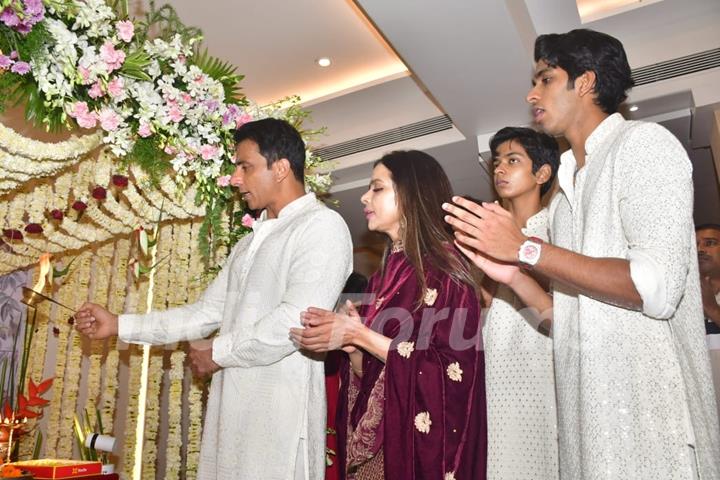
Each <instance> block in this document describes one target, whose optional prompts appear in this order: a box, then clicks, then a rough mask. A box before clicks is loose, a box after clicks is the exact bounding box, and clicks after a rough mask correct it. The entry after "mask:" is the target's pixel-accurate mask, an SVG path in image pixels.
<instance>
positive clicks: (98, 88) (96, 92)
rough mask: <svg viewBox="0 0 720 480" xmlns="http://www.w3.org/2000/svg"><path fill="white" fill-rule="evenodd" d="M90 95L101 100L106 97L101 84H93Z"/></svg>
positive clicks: (89, 91)
mask: <svg viewBox="0 0 720 480" xmlns="http://www.w3.org/2000/svg"><path fill="white" fill-rule="evenodd" d="M88 95H90V98H100V97H102V96H103V95H105V93H104V92H103V89H102V85H100V82H95V83H93V86H92V87H90V90H88Z"/></svg>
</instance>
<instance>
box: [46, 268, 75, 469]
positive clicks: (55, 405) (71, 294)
mask: <svg viewBox="0 0 720 480" xmlns="http://www.w3.org/2000/svg"><path fill="white" fill-rule="evenodd" d="M75 278H77V276H76V275H72V276H71V277H70V279H66V280H65V281H64V282H63V283H62V285H61V286H60V288H59V294H60V303H62V304H63V305H73V304H74V302H75V290H76V288H77V286H76V285H75V281H73V279H75ZM64 316H66V312H65V311H64V309H62V310H61V311H58V318H57V319H56V321H55V324H54V325H55V326H54V328H56V330H55V331H54V333H55V334H56V335H55V339H56V341H55V345H56V351H55V368H54V369H53V371H54V376H55V380H53V388H52V391H53V397H52V400H51V402H50V405H49V406H48V407H47V408H48V409H49V410H50V412H49V414H48V424H47V431H46V439H45V454H46V455H47V456H48V457H49V458H61V457H59V452H58V440H59V438H60V433H61V429H62V428H64V427H63V424H62V404H63V401H62V397H63V390H64V387H65V379H66V378H68V379H69V381H71V382H75V381H77V377H76V378H69V377H67V376H66V375H65V365H66V360H67V350H68V338H69V334H70V331H71V329H70V328H69V325H67V323H65V322H63V321H62V318H64ZM69 428H72V426H70V427H69Z"/></svg>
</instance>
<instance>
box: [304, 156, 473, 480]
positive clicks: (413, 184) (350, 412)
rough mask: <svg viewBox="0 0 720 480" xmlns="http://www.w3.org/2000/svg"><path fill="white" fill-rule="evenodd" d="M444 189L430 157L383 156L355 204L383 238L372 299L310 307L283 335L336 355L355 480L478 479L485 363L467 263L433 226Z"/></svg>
mask: <svg viewBox="0 0 720 480" xmlns="http://www.w3.org/2000/svg"><path fill="white" fill-rule="evenodd" d="M451 195H452V191H451V188H450V182H449V180H448V178H447V176H446V175H445V172H444V171H443V169H442V167H441V166H440V164H438V162H437V161H436V160H435V159H434V158H432V157H431V156H429V155H427V154H425V153H423V152H419V151H407V152H393V153H390V154H388V155H385V156H384V157H383V158H381V159H380V160H379V161H378V162H377V163H376V164H375V167H374V169H373V173H372V179H371V181H370V187H369V189H368V191H367V192H366V193H365V194H364V195H363V196H362V200H361V201H362V204H363V205H364V209H365V216H366V218H367V221H368V229H370V230H373V231H376V232H381V233H384V234H386V235H387V238H388V243H387V248H386V252H385V258H384V261H383V264H382V266H381V269H380V271H378V272H377V273H376V274H375V275H373V276H372V278H371V279H370V284H369V286H368V290H367V293H369V294H373V295H374V300H372V301H371V302H370V304H368V305H363V307H362V308H361V309H360V312H359V314H358V312H356V311H355V310H354V309H353V308H352V305H350V304H349V305H348V311H347V313H346V314H337V313H334V312H330V311H327V310H323V309H320V308H311V309H309V310H308V311H307V312H306V313H305V314H304V315H303V325H304V326H305V328H304V329H293V330H291V332H292V336H293V338H294V340H295V341H296V342H297V343H298V344H299V345H300V346H301V347H302V348H305V349H307V350H310V351H316V352H323V351H328V350H336V349H340V348H342V349H343V350H345V352H347V355H345V358H346V361H345V362H344V367H343V369H342V391H341V396H340V402H339V404H338V408H339V416H338V426H337V427H338V439H339V440H340V441H341V447H342V448H341V449H340V451H339V455H338V461H339V462H341V465H343V466H344V468H343V473H344V474H345V475H346V477H345V478H348V479H357V480H376V479H383V478H386V479H388V480H411V479H432V480H443V479H444V480H461V479H473V480H482V479H484V478H485V471H486V447H487V444H486V442H487V439H486V429H487V426H486V416H485V363H484V356H483V352H482V339H481V335H480V311H479V302H478V297H477V295H476V293H475V285H474V280H473V276H472V275H471V271H470V265H469V263H468V262H467V261H466V260H465V259H464V257H463V256H462V255H461V254H460V253H459V252H457V251H456V250H455V248H454V247H453V245H452V240H453V237H452V231H451V229H450V228H449V227H448V226H447V225H446V224H445V223H444V222H443V215H442V210H441V208H440V206H441V204H442V202H443V201H447V200H449V199H450V198H451Z"/></svg>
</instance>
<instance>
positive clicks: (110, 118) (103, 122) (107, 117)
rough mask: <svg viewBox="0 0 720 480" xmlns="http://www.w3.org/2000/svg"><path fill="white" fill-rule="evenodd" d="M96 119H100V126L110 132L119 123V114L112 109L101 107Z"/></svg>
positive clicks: (115, 128)
mask: <svg viewBox="0 0 720 480" xmlns="http://www.w3.org/2000/svg"><path fill="white" fill-rule="evenodd" d="M98 120H100V126H101V127H102V129H103V130H105V131H106V132H112V131H113V130H117V128H118V126H119V125H120V120H121V119H120V115H118V114H117V113H115V111H114V110H111V109H109V108H103V109H102V110H100V113H99V114H98Z"/></svg>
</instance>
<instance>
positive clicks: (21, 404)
mask: <svg viewBox="0 0 720 480" xmlns="http://www.w3.org/2000/svg"><path fill="white" fill-rule="evenodd" d="M27 406H28V400H27V398H25V395H22V394H21V395H18V409H19V410H24V409H26V408H27Z"/></svg>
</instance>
